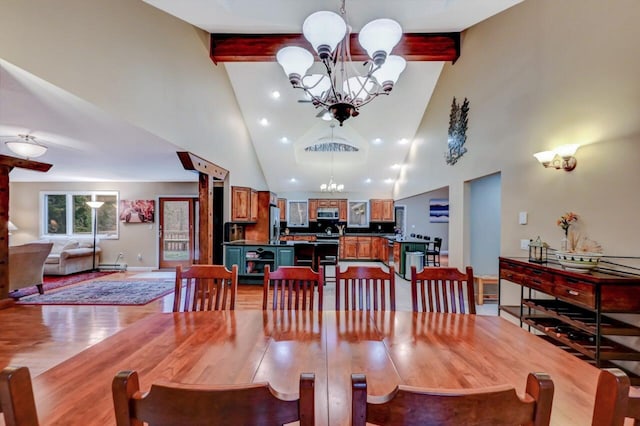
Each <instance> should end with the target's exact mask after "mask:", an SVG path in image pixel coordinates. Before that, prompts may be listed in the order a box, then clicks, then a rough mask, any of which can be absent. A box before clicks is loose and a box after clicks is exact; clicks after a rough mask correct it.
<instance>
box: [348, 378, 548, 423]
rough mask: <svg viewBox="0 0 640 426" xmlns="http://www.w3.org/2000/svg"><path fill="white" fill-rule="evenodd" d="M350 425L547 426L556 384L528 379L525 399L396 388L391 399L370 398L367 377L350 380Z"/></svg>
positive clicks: (501, 393)
mask: <svg viewBox="0 0 640 426" xmlns="http://www.w3.org/2000/svg"><path fill="white" fill-rule="evenodd" d="M351 387H352V394H351V404H352V407H351V424H352V426H364V425H365V424H366V423H367V422H369V423H373V424H377V425H391V424H393V425H406V426H409V425H466V426H471V425H492V426H496V425H505V426H506V425H533V426H544V425H548V424H549V421H550V418H551V406H552V403H553V390H554V388H553V381H552V380H551V378H550V377H549V376H548V375H547V374H545V373H529V375H528V376H527V384H526V389H525V393H526V394H525V395H524V397H522V398H521V397H519V396H518V394H517V393H516V391H515V389H514V388H513V387H511V386H493V387H488V388H483V389H458V390H451V389H446V390H445V389H424V388H417V387H413V386H404V385H399V386H396V388H395V389H394V390H392V391H391V393H389V394H387V395H381V396H370V395H367V379H366V377H365V375H364V374H352V375H351Z"/></svg>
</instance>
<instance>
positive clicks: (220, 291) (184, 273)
mask: <svg viewBox="0 0 640 426" xmlns="http://www.w3.org/2000/svg"><path fill="white" fill-rule="evenodd" d="M183 287H184V288H185V289H184V303H183V302H182V293H183ZM237 293H238V265H233V266H232V267H231V270H228V269H227V268H225V267H224V266H223V265H191V266H190V267H189V269H186V270H183V269H182V266H180V265H178V266H177V267H176V286H175V291H174V296H175V297H174V300H173V312H180V310H181V309H182V310H183V311H184V312H188V311H212V310H213V311H221V310H227V309H229V310H233V309H235V306H236V294H237ZM180 305H182V307H181V306H180Z"/></svg>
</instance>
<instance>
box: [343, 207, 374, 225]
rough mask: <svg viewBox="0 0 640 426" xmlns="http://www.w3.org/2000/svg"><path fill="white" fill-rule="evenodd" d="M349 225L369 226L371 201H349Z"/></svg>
mask: <svg viewBox="0 0 640 426" xmlns="http://www.w3.org/2000/svg"><path fill="white" fill-rule="evenodd" d="M348 206H349V207H348V211H347V227H354V228H366V227H368V226H369V202H368V201H349V202H348Z"/></svg>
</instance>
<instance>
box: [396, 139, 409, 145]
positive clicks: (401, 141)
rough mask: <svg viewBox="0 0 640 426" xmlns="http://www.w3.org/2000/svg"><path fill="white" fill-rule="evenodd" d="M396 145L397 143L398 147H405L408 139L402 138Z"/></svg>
mask: <svg viewBox="0 0 640 426" xmlns="http://www.w3.org/2000/svg"><path fill="white" fill-rule="evenodd" d="M398 143H399V144H400V145H406V144H408V143H409V139H407V138H402V139H400V140H399V141H398Z"/></svg>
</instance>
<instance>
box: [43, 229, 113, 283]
mask: <svg viewBox="0 0 640 426" xmlns="http://www.w3.org/2000/svg"><path fill="white" fill-rule="evenodd" d="M38 242H51V243H53V247H52V248H51V253H49V256H47V260H46V261H45V263H44V274H45V275H69V274H73V273H75V272H82V271H89V270H91V269H93V241H90V240H86V241H85V240H76V239H71V238H65V239H51V240H38ZM101 251H102V250H100V247H98V246H96V261H95V265H96V267H97V266H98V264H99V263H100V252H101Z"/></svg>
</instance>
